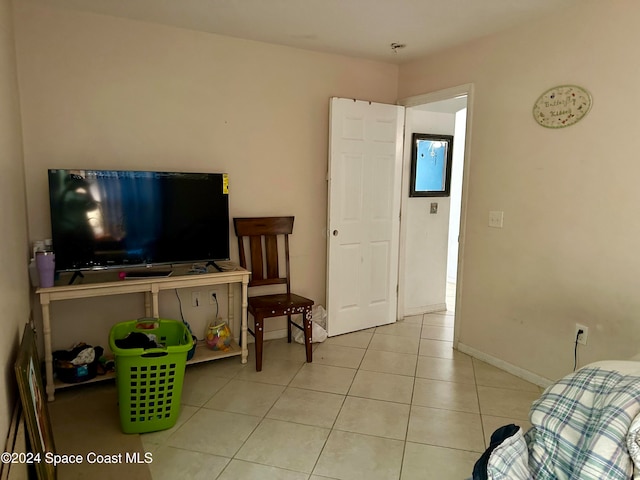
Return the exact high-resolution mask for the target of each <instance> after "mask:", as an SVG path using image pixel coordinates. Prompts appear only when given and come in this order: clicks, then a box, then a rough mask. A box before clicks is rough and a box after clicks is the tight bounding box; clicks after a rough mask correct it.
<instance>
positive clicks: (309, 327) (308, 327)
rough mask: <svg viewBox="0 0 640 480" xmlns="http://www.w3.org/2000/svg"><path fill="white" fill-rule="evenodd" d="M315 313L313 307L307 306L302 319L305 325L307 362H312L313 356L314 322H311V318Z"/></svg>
mask: <svg viewBox="0 0 640 480" xmlns="http://www.w3.org/2000/svg"><path fill="white" fill-rule="evenodd" d="M312 317H313V315H312V312H311V307H309V308H307V309H306V310H305V312H304V319H303V321H302V323H303V325H304V346H305V348H306V349H307V362H308V363H311V362H312V360H313V358H312V353H313V352H312V350H311V335H312V332H313V328H312V324H311V319H312Z"/></svg>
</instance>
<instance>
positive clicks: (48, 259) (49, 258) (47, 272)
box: [36, 252, 56, 288]
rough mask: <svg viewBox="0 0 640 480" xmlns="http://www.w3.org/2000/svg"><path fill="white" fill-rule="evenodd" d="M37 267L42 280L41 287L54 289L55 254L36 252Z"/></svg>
mask: <svg viewBox="0 0 640 480" xmlns="http://www.w3.org/2000/svg"><path fill="white" fill-rule="evenodd" d="M36 267H37V268H38V277H39V278H40V287H41V288H47V287H53V279H54V276H55V273H56V256H55V255H54V253H53V252H36Z"/></svg>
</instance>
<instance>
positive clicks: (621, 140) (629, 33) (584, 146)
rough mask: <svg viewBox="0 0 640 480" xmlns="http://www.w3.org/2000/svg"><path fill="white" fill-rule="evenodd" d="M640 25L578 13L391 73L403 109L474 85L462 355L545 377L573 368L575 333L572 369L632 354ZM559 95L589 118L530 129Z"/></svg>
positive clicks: (636, 341)
mask: <svg viewBox="0 0 640 480" xmlns="http://www.w3.org/2000/svg"><path fill="white" fill-rule="evenodd" d="M638 18H640V3H639V2H636V1H634V0H611V1H608V2H597V1H585V2H581V4H580V6H579V7H576V8H572V9H568V10H559V11H557V12H556V13H555V14H554V15H551V16H549V17H547V18H544V19H540V20H538V21H535V22H531V23H529V24H526V25H522V26H520V27H519V28H517V29H513V30H511V31H508V32H504V33H501V34H497V35H493V36H490V37H487V38H484V39H481V40H479V41H476V42H473V43H470V44H466V45H462V46H459V47H457V48H454V49H450V50H448V51H445V52H441V53H439V54H437V55H433V56H430V57H428V58H425V59H422V60H420V61H416V62H413V63H410V64H407V65H403V66H401V68H400V87H399V93H400V95H399V96H400V97H401V98H403V97H409V96H412V95H418V94H422V93H425V92H431V91H438V90H441V89H443V88H446V87H450V86H454V85H461V84H466V83H473V84H474V104H473V109H472V110H473V118H472V119H471V122H472V130H471V131H470V132H467V133H468V134H470V135H471V142H470V150H469V155H470V165H471V166H470V169H469V171H468V172H466V174H468V175H469V182H468V185H469V190H468V192H467V194H468V204H467V211H466V231H465V234H466V239H465V246H464V263H463V272H462V283H463V284H462V291H461V297H460V304H459V305H458V307H459V308H458V311H457V312H456V313H457V319H458V325H457V327H458V328H457V331H458V334H459V342H460V344H461V345H463V346H465V345H466V346H468V347H470V348H472V349H474V350H476V351H478V352H482V353H483V354H486V355H489V356H491V357H494V358H498V359H501V360H502V361H504V362H506V363H508V364H511V365H513V366H516V367H518V368H521V369H523V370H526V371H528V372H532V373H533V374H535V375H538V376H540V377H543V378H547V379H555V378H558V377H560V376H562V375H564V374H566V373H568V372H570V371H571V369H572V368H573V338H574V337H573V335H574V325H575V323H576V322H580V323H584V324H585V325H587V326H589V327H590V332H589V333H590V335H589V344H588V345H587V346H586V347H581V348H580V352H579V356H580V364H584V363H587V362H591V361H595V360H600V359H624V358H628V357H631V356H632V355H634V354H636V353H638V351H640V321H638V312H639V311H640V297H639V296H638V294H637V290H638V284H639V282H638V272H639V271H640V255H638V244H639V243H640V217H638V214H637V210H638V205H640V189H639V188H638V187H637V183H638V178H640V162H639V161H638V158H637V157H638V152H639V151H640V135H638V134H637V132H636V130H637V128H636V126H637V123H638V121H637V118H636V116H637V115H636V112H638V111H639V110H640V95H637V94H636V93H635V92H637V86H638V84H640V66H638V64H637V62H634V61H633V59H634V58H635V57H636V50H637V45H638V44H639V43H640V30H639V29H638V28H637V19H638ZM434 65H437V66H438V68H437V71H438V75H433V74H432V72H433V66H434ZM567 83H571V84H577V85H581V86H583V87H584V88H586V89H588V90H589V91H590V92H591V93H592V95H593V108H592V110H591V112H590V113H589V114H588V115H587V116H586V117H585V118H584V119H582V120H581V121H580V122H579V123H577V124H575V125H573V126H571V127H568V128H565V129H559V130H551V129H546V128H542V127H540V126H539V125H537V123H536V122H535V121H534V120H533V117H532V114H531V111H532V107H533V104H534V102H535V100H536V99H537V97H538V96H539V95H540V94H541V93H542V92H544V91H545V90H547V89H548V88H551V87H553V86H555V85H561V84H567ZM490 210H502V211H504V228H503V229H495V228H489V227H488V212H489V211H490Z"/></svg>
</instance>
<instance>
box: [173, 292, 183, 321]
mask: <svg viewBox="0 0 640 480" xmlns="http://www.w3.org/2000/svg"><path fill="white" fill-rule="evenodd" d="M174 291H175V292H176V297H178V305H180V318H182V321H183V322H184V314H183V313H182V300H180V295H178V289H177V288H176V289H175V290H174Z"/></svg>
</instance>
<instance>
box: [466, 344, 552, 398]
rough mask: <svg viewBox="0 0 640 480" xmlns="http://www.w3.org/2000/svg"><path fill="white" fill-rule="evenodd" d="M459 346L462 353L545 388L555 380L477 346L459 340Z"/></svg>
mask: <svg viewBox="0 0 640 480" xmlns="http://www.w3.org/2000/svg"><path fill="white" fill-rule="evenodd" d="M457 348H458V350H459V351H461V352H462V353H466V354H467V355H470V356H472V357H473V358H477V359H478V360H481V361H483V362H485V363H488V364H489V365H493V366H494V367H496V368H499V369H500V370H504V371H505V372H507V373H510V374H511V375H515V376H516V377H518V378H522V379H523V380H526V381H527V382H529V383H533V384H535V385H538V386H540V387H544V388H547V387H548V386H549V385H551V384H552V383H553V381H552V380H549V379H548V378H544V377H541V376H540V375H537V374H535V373H533V372H530V371H529V370H525V369H524V368H520V367H516V366H515V365H512V364H510V363H509V362H505V361H504V360H500V359H499V358H496V357H493V356H491V355H489V354H486V353H484V352H481V351H480V350H476V349H475V348H473V347H470V346H468V345H465V344H464V343H461V342H458V345H457Z"/></svg>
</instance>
